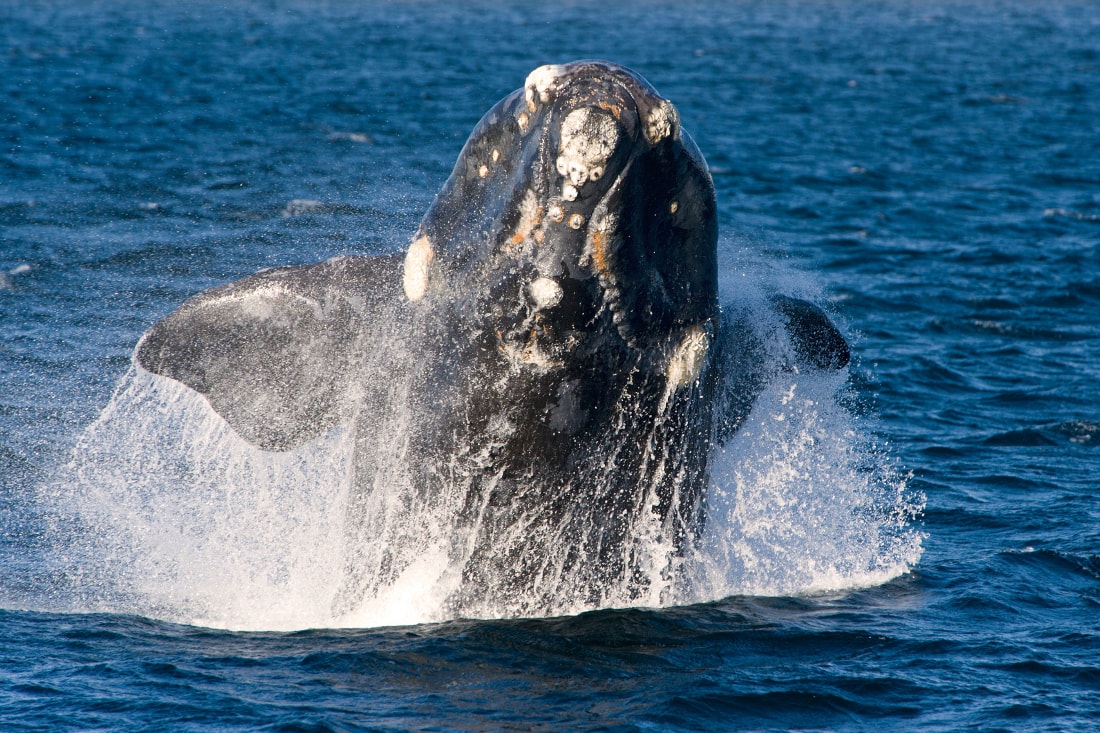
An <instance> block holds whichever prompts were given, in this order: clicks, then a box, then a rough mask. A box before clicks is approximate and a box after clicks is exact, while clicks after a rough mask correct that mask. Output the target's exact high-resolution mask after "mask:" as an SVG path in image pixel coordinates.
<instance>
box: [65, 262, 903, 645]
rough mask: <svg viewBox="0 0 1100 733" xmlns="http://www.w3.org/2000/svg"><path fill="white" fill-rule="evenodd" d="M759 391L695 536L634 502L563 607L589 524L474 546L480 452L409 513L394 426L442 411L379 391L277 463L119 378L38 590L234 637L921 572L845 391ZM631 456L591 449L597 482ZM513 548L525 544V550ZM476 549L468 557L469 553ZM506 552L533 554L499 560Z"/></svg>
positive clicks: (763, 333) (787, 379)
mask: <svg viewBox="0 0 1100 733" xmlns="http://www.w3.org/2000/svg"><path fill="white" fill-rule="evenodd" d="M750 279H751V278H750ZM725 289H726V290H729V288H725ZM740 290H741V291H742V292H741V295H740V296H739V298H740V300H739V303H740V305H739V306H738V307H740V308H741V309H742V310H743V311H744V313H746V314H747V315H746V316H745V317H746V318H748V319H749V322H750V325H751V327H752V328H753V329H755V330H756V331H758V333H759V336H760V338H761V339H762V340H765V341H767V340H769V339H770V340H771V343H770V344H768V346H767V348H768V350H769V351H770V352H772V355H771V357H770V362H774V364H775V365H779V364H782V363H783V361H784V359H783V357H784V354H783V351H784V350H785V349H786V350H789V348H790V346H789V344H785V343H783V341H782V339H777V337H776V333H777V329H775V328H774V325H775V324H774V322H773V321H774V318H775V316H774V312H773V311H771V310H770V309H768V308H767V307H766V305H765V299H764V298H763V295H762V293H763V290H759V292H758V294H757V295H756V296H752V295H746V294H745V293H744V288H743V287H742V288H740ZM769 314H770V315H769ZM372 346H375V347H376V348H377V349H386V350H387V354H388V356H389V357H390V359H391V360H392V359H399V360H400V362H401V363H402V364H404V365H406V366H411V365H414V364H416V363H417V362H418V361H420V360H422V357H423V354H420V353H418V347H417V346H416V345H415V342H414V341H409V342H395V341H393V340H389V341H388V342H387V344H385V345H383V344H378V345H370V344H368V345H367V348H368V349H370V348H371V347H372ZM390 371H392V374H393V375H396V374H401V373H402V370H401V368H399V366H398V367H394V368H392V369H391V370H390ZM410 371H411V370H410ZM772 371H773V373H772V374H771V377H770V380H769V382H768V384H767V386H766V388H765V389H764V391H763V393H762V394H761V395H760V396H759V398H758V399H757V402H756V404H755V406H754V407H753V409H752V411H751V413H750V414H749V416H748V418H747V419H746V420H745V421H744V423H743V424H742V425H741V427H740V429H739V431H738V432H737V433H736V434H735V435H734V437H733V438H732V440H730V441H728V442H727V443H726V444H725V445H723V446H721V447H719V448H716V449H715V452H714V455H713V456H712V460H711V466H710V474H711V476H710V485H709V490H708V493H707V497H706V500H705V512H706V525H705V530H704V531H703V533H702V534H701V536H700V537H699V538H698V539H697V541H696V542H695V543H694V544H693V546H692V547H690V548H688V550H686V551H685V552H684V553H682V554H678V553H677V552H676V551H675V548H674V547H673V546H672V543H671V542H670V540H669V537H668V534H667V532H663V531H662V527H661V526H660V523H659V522H657V521H656V520H655V519H654V517H655V516H656V515H655V514H654V513H653V512H652V510H651V504H652V503H653V502H654V501H656V497H655V496H652V495H651V494H652V492H649V491H647V490H646V489H645V487H638V491H637V492H636V495H637V499H636V500H635V504H636V506H635V511H633V512H632V518H631V520H630V525H629V527H628V529H627V535H628V538H627V541H625V542H623V543H621V544H622V547H621V549H620V550H619V551H620V552H621V553H623V558H622V559H621V560H620V561H619V565H621V566H625V567H630V568H633V571H632V573H629V574H628V575H629V576H630V577H627V578H624V579H620V580H617V581H612V582H613V583H617V585H616V586H615V587H610V588H607V589H606V591H605V592H603V593H602V594H601V595H600V597H599V598H598V599H597V600H596V601H595V602H593V600H592V599H591V598H590V597H586V596H585V595H584V594H582V593H577V592H573V589H574V588H575V587H579V586H580V585H582V584H583V583H582V581H581V579H582V578H583V579H584V581H583V582H591V579H592V578H593V577H595V576H593V572H594V571H593V569H592V568H586V567H580V566H578V565H577V564H576V563H575V562H574V561H571V560H570V559H569V557H568V544H569V537H575V536H579V535H578V534H577V532H578V531H579V530H578V529H577V527H576V524H577V523H585V524H592V523H598V522H600V521H601V517H600V513H599V512H600V507H599V506H598V505H596V504H588V503H583V504H577V505H576V506H574V507H573V508H572V509H571V510H570V511H569V512H567V513H566V515H565V516H563V517H562V518H561V519H560V520H555V522H549V523H548V522H542V523H541V524H540V523H539V522H538V521H537V512H538V511H539V507H538V506H533V507H529V508H528V511H526V512H524V511H518V512H516V513H515V514H514V522H513V523H512V524H511V525H508V526H505V527H500V526H493V527H489V526H486V525H485V524H484V520H483V517H484V514H485V512H484V509H485V508H484V507H480V508H479V507H473V508H471V507H470V506H466V505H465V504H466V503H467V502H468V501H469V496H468V494H467V489H468V486H469V484H470V480H471V479H470V477H469V475H468V472H469V468H468V467H469V466H481V467H482V468H485V469H486V470H488V472H489V475H490V484H491V472H492V445H493V441H492V439H491V437H492V436H491V435H490V439H489V440H488V441H486V442H485V443H483V444H481V445H479V446H461V445H460V446H456V447H455V449H454V452H455V454H456V455H454V456H453V460H449V461H447V460H445V461H442V462H441V464H440V465H435V466H433V467H432V468H431V472H432V474H433V476H432V481H433V482H434V485H435V486H442V487H443V488H442V489H441V490H436V491H433V492H431V493H430V495H429V494H427V493H425V492H424V491H423V485H422V481H423V477H417V476H415V475H412V474H411V473H410V470H409V465H410V462H409V460H408V457H409V455H408V454H409V452H410V451H415V450H417V447H416V445H414V444H413V443H412V442H411V441H410V435H411V433H412V431H411V430H410V428H411V426H412V423H413V421H417V420H421V421H423V420H431V419H432V417H431V415H432V414H433V412H432V407H431V405H432V404H433V399H437V398H438V399H451V398H453V397H454V395H449V394H443V395H436V396H432V395H424V394H420V393H417V391H416V390H415V389H412V388H411V386H410V385H412V384H413V382H412V381H410V380H409V379H403V378H401V377H396V376H392V375H391V377H390V382H391V383H390V384H389V385H388V387H387V389H386V390H385V392H384V395H385V396H384V399H383V400H382V402H381V403H379V404H374V405H373V408H372V409H376V410H378V411H379V414H378V415H377V417H376V419H374V418H372V419H371V420H370V421H363V420H360V421H357V422H356V423H353V424H354V425H355V427H347V428H337V429H334V430H331V431H329V432H328V433H327V434H325V435H323V436H322V437H320V438H318V439H316V440H314V441H312V442H310V443H308V444H306V445H305V446H302V447H300V448H297V449H295V450H292V451H289V452H283V453H280V452H269V451H264V450H261V449H259V448H256V447H254V446H252V445H250V444H249V443H248V442H246V441H245V440H243V439H242V438H241V437H239V436H238V435H237V434H236V433H235V432H234V431H233V430H232V429H231V428H230V427H229V425H228V424H227V423H226V422H225V421H224V420H222V418H220V417H219V416H217V415H216V414H215V413H214V412H213V411H212V410H211V409H210V407H209V405H208V404H207V403H206V401H205V400H204V399H203V398H202V397H201V396H200V395H199V394H197V393H196V392H194V391H192V390H191V389H189V388H187V387H185V386H183V385H182V384H180V383H178V382H175V381H173V380H170V379H166V378H163V377H159V376H155V375H152V374H149V373H147V372H145V371H144V370H141V369H139V368H136V367H133V368H131V370H130V372H129V373H128V374H127V375H126V377H125V378H124V379H123V381H122V383H121V384H120V386H119V388H118V389H117V391H116V393H115V395H114V397H113V398H112V400H111V402H110V404H109V405H108V407H107V408H106V409H105V410H104V411H103V413H102V415H101V416H100V417H99V419H98V420H97V421H96V422H95V423H93V424H92V425H91V426H89V427H88V428H87V429H86V430H85V432H84V433H83V435H82V436H81V438H80V439H79V441H78V444H77V445H76V447H75V449H74V452H73V456H72V459H71V462H70V463H69V465H68V466H67V467H66V468H65V469H64V470H63V471H62V472H61V473H60V475H59V476H58V477H57V478H56V479H55V480H54V481H52V482H51V483H50V484H49V485H48V486H47V487H46V488H45V489H44V494H43V500H44V502H45V503H46V504H47V505H48V508H49V513H50V515H51V516H53V517H54V522H55V525H54V527H53V530H54V531H53V535H54V539H53V542H54V544H55V546H56V548H57V549H58V552H57V553H56V554H57V557H58V558H59V559H58V560H57V562H58V563H59V566H58V567H57V569H56V574H57V576H58V577H63V578H67V581H66V584H67V587H66V588H64V589H62V588H59V589H58V590H57V595H58V598H57V599H56V601H57V605H60V606H62V607H67V608H70V609H72V610H82V611H90V610H98V611H111V612H122V613H134V614H140V615H145V616H151V617H157V618H163V619H167V620H172V621H179V622H185V623H192V624H199V625H206V626H214V627H225V628H233V629H300V628H309V627H328V626H378V625H398V624H412V623H420V622H429V621H438V620H443V619H446V618H450V617H453V616H454V615H455V613H456V606H455V601H454V599H455V598H456V597H460V598H465V599H466V600H465V601H464V602H463V604H462V605H461V606H459V607H457V608H458V612H459V613H461V614H463V615H478V616H485V617H493V616H500V615H515V614H517V613H520V614H522V613H524V612H525V611H524V609H536V610H537V612H539V613H555V614H566V613H576V612H580V611H583V610H587V609H589V608H592V607H594V606H623V605H672V604H678V603H689V602H698V601H706V600H713V599H717V598H721V597H725V596H728V595H734V594H766V595H780V594H782V595H786V594H798V593H807V592H820V591H827V590H836V589H843V588H851V587H859V586H866V585H871V584H876V583H880V582H883V581H885V580H887V579H889V578H891V577H895V576H897V575H899V574H901V573H903V572H905V571H906V570H908V568H909V567H910V566H911V565H912V564H913V563H914V562H916V560H917V559H918V558H919V555H920V553H921V547H920V541H921V537H920V534H919V532H917V531H915V530H914V529H912V528H911V527H910V525H909V521H910V519H911V518H912V516H913V514H914V512H915V511H916V510H917V509H918V507H917V506H916V505H915V503H914V502H913V500H912V498H911V497H908V496H907V495H906V493H905V491H904V481H903V480H902V479H900V478H899V477H898V476H897V475H896V473H895V472H894V471H893V470H892V469H891V468H890V466H889V464H888V457H887V456H885V455H884V454H883V453H882V452H880V451H877V450H876V449H875V448H874V446H873V445H872V444H871V443H870V437H869V436H868V435H867V434H866V432H865V430H864V429H862V428H861V426H860V424H859V423H858V421H857V420H856V418H854V417H853V416H852V415H851V414H850V412H849V411H848V410H846V409H845V408H844V407H843V406H842V405H841V404H840V403H839V402H838V400H837V394H838V392H840V391H841V390H842V389H843V388H844V382H845V378H846V374H845V373H843V372H841V373H829V374H820V373H818V374H813V375H800V374H797V373H796V372H794V371H790V370H782V369H779V368H775V369H773V370H772ZM377 376H378V375H376V377H375V378H377ZM376 402H377V400H376ZM626 407H629V406H626ZM621 414H622V416H623V419H629V414H630V413H629V409H625V408H624V409H623V410H622V412H621ZM421 427H422V426H421ZM490 427H491V429H490V433H492V431H493V430H495V431H498V432H500V434H501V435H502V436H506V435H507V432H508V430H509V429H510V426H509V425H508V424H507V423H506V421H500V422H499V424H491V426H490ZM365 431H367V432H369V434H367V432H365ZM423 432H424V431H422V430H421V431H420V433H421V434H423ZM652 440H656V438H653V439H651V442H652ZM652 447H653V446H650V448H652ZM631 449H633V450H637V447H636V446H633V447H632V446H627V445H623V444H617V443H616V440H615V436H614V435H611V436H608V439H607V441H606V445H605V446H604V448H603V450H604V451H605V455H604V459H603V460H605V461H606V463H607V467H604V468H603V469H602V470H604V471H605V472H609V471H610V470H611V468H610V467H611V464H612V463H614V459H613V456H614V454H616V453H617V452H621V451H624V450H631ZM464 450H477V451H480V452H481V453H483V454H484V455H480V457H479V456H470V455H459V454H461V453H462V452H463V451H464ZM654 460H656V461H658V462H659V463H660V465H658V466H656V468H655V469H654V470H655V471H657V472H662V471H671V470H676V468H675V463H674V461H672V460H671V457H669V456H660V455H658V456H657V457H656V458H655V459H654ZM464 467H465V468H464ZM364 475H369V477H370V480H369V481H366V482H363V481H362V479H361V478H360V479H358V480H357V478H356V477H357V476H360V477H362V476H364ZM597 481H598V479H597ZM364 483H365V485H364ZM489 488H490V489H491V485H490V487H489ZM599 489H600V486H598V485H597V486H594V487H593V494H592V496H598V492H599ZM489 494H490V491H489V489H486V490H485V491H483V492H482V494H479V495H478V496H479V497H481V498H482V500H485V501H487V500H488V499H487V497H488V496H489ZM499 516H501V515H499V514H498V518H499ZM509 516H511V515H509ZM571 523H572V524H571ZM591 529H592V528H591V527H587V528H584V531H587V532H591ZM530 533H535V534H539V535H540V536H539V538H538V539H539V541H538V542H537V543H535V544H534V545H525V544H524V542H525V541H526V540H529V539H530V538H529V537H526V535H528V534H530ZM486 537H490V538H492V541H493V544H492V545H491V550H490V552H489V553H488V555H487V554H486V551H485V550H484V547H483V546H482V549H478V548H479V545H480V544H483V542H484V540H485V538H486ZM524 547H537V548H540V550H541V551H542V552H544V553H545V555H546V556H545V557H537V558H530V557H526V558H524V557H519V558H518V559H517V557H516V555H515V553H516V552H519V551H521V550H522V549H523V548H524ZM494 551H495V552H499V553H500V556H499V557H492V553H493V552H494ZM509 552H511V553H512V554H508V553H509ZM513 562H530V563H531V567H532V568H533V570H532V572H533V573H534V577H535V580H534V581H533V582H531V584H530V587H529V589H528V591H527V592H528V593H529V594H531V595H532V596H536V595H537V596H538V598H534V597H532V598H518V599H517V598H510V599H509V602H508V603H506V604H504V603H501V602H500V601H499V598H503V597H506V596H498V595H497V594H495V593H493V592H492V590H493V589H491V588H490V589H488V591H489V592H482V591H485V590H486V589H484V588H476V587H464V586H469V584H470V583H471V578H481V579H482V582H485V583H490V584H491V583H494V582H498V580H497V578H498V575H499V574H498V575H494V573H493V572H492V571H491V568H494V567H497V566H501V565H507V564H508V563H513ZM470 563H475V564H477V565H478V567H475V568H474V571H473V572H471V567H470ZM478 568H482V570H483V571H482V572H478ZM639 574H640V575H642V576H644V577H642V578H641V579H639V578H638V577H637V576H638V575H639ZM609 577H610V576H609ZM555 593H556V594H557V596H556V597H549V598H548V597H547V595H548V594H550V595H553V594H555ZM479 596H481V597H482V598H483V600H482V601H480V602H475V601H472V600H471V598H473V599H475V600H476V599H477V598H478V597H479ZM527 612H530V611H527Z"/></svg>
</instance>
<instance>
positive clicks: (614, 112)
mask: <svg viewBox="0 0 1100 733" xmlns="http://www.w3.org/2000/svg"><path fill="white" fill-rule="evenodd" d="M597 105H599V108H600V109H602V110H606V111H608V112H610V113H611V116H612V117H614V118H615V119H616V120H618V119H619V118H620V117H622V114H623V108H622V107H620V106H619V105H617V104H611V103H610V102H605V101H600V102H597Z"/></svg>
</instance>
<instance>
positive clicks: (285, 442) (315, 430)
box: [135, 257, 401, 450]
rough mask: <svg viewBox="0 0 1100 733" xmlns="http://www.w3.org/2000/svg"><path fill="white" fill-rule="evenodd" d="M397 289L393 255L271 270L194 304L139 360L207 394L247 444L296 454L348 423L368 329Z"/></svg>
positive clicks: (151, 336)
mask: <svg viewBox="0 0 1100 733" xmlns="http://www.w3.org/2000/svg"><path fill="white" fill-rule="evenodd" d="M400 283H401V277H400V259H399V258H395V257H378V258H367V257H356V258H350V257H349V258H338V259H335V260H330V261H328V262H323V263H320V264H317V265H308V266H304V267H285V268H278V269H275V270H268V271H265V272H261V273H258V274H256V275H253V276H251V277H248V278H245V279H244V280H240V281H238V282H235V283H230V284H228V285H223V286H221V287H217V288H213V289H211V290H208V291H206V292H204V293H200V294H199V295H197V296H195V297H193V298H191V299H190V300H189V301H187V302H186V303H184V305H183V306H181V307H180V308H179V309H178V310H176V311H175V312H174V313H172V314H170V315H169V316H167V317H166V318H164V319H163V320H162V321H160V322H159V323H157V324H156V325H154V326H153V327H152V328H151V329H149V331H148V332H146V334H145V335H144V336H143V337H142V339H141V341H140V342H139V343H138V345H137V348H136V350H135V358H136V361H137V363H138V364H140V365H141V366H142V367H144V368H145V369H147V370H148V371H150V372H153V373H155V374H160V375H162V376H166V377H170V378H172V379H175V380H177V381H179V382H182V383H183V384H186V385H187V386H188V387H191V388H192V389H194V390H195V391H197V392H199V393H200V394H202V395H203V396H204V397H206V399H207V400H208V401H209V403H210V405H211V406H212V407H213V408H214V410H215V411H216V412H217V413H218V414H219V415H221V416H222V417H223V418H224V419H225V420H226V422H228V423H229V424H230V425H231V426H232V427H233V429H234V430H236V431H237V433H239V434H240V435H241V436H242V437H243V438H244V439H245V440H248V441H249V442H251V443H254V444H255V445H258V446H259V447H261V448H263V449H265V450H290V449H292V448H295V447H297V446H299V445H302V444H303V443H305V442H307V441H309V440H311V439H313V438H315V437H317V436H319V435H321V434H322V433H324V432H325V431H326V430H328V429H330V428H332V427H335V426H336V425H339V424H342V423H345V422H347V421H349V420H350V419H351V418H352V416H353V413H354V409H355V406H356V404H357V403H356V401H355V400H352V399H349V391H350V390H351V389H353V388H354V387H355V384H354V380H353V376H354V374H355V373H356V359H357V355H358V353H359V352H360V351H361V348H362V345H363V341H364V338H365V333H366V331H365V329H366V327H367V326H366V324H369V323H371V322H372V320H374V319H375V318H376V317H377V316H378V315H379V314H380V313H381V311H382V309H383V308H384V307H385V306H386V304H387V303H390V304H392V303H394V302H397V300H398V299H397V295H396V293H397V292H398V291H399V290H400V287H401V285H400Z"/></svg>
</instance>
